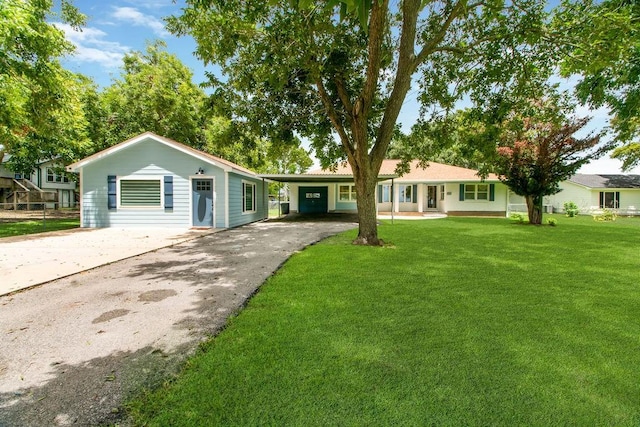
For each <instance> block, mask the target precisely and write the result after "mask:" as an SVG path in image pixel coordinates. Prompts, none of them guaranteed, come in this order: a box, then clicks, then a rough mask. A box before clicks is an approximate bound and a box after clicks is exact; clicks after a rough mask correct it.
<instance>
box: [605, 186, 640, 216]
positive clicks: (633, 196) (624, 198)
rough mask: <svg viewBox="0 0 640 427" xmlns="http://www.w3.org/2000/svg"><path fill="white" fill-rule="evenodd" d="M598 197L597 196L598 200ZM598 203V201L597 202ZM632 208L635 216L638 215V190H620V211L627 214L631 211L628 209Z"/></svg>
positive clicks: (639, 201) (639, 205)
mask: <svg viewBox="0 0 640 427" xmlns="http://www.w3.org/2000/svg"><path fill="white" fill-rule="evenodd" d="M607 191H610V190H607ZM613 191H617V190H613ZM599 198H600V195H599V194H598V199H599ZM598 201H599V200H598ZM630 207H633V209H632V210H634V211H635V212H636V213H637V214H640V188H638V189H635V190H633V189H629V188H627V189H621V190H620V211H621V212H628V211H631V210H630V209H629V208H630Z"/></svg>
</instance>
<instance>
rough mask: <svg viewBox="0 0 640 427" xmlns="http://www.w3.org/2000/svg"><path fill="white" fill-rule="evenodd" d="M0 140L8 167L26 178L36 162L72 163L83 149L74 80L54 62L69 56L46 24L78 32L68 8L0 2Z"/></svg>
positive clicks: (78, 19)
mask: <svg viewBox="0 0 640 427" xmlns="http://www.w3.org/2000/svg"><path fill="white" fill-rule="evenodd" d="M0 6H1V7H0V141H2V143H3V144H4V145H5V150H6V151H7V152H8V153H11V154H12V155H13V157H12V159H11V165H10V166H11V167H12V168H13V169H14V170H15V171H16V172H22V173H30V172H31V170H32V169H33V167H34V166H35V164H36V163H37V162H38V161H40V160H46V159H51V158H60V160H61V161H62V162H69V161H71V160H73V159H74V158H77V156H78V153H80V152H82V150H83V146H84V145H85V144H86V135H85V132H84V126H85V124H86V122H85V117H84V114H83V111H82V108H81V105H80V98H79V96H80V95H79V87H80V85H79V82H78V78H77V76H75V75H74V74H72V73H71V72H69V71H67V70H65V69H63V68H62V66H61V65H60V61H59V59H60V58H61V57H62V56H64V55H66V54H69V53H71V52H72V51H73V46H72V45H71V44H69V43H68V42H67V41H66V40H65V38H64V34H63V33H62V31H61V30H59V29H57V28H56V27H55V25H53V24H52V23H51V22H50V20H51V19H53V18H60V19H62V20H63V21H65V22H67V23H69V24H71V25H73V26H74V27H76V28H77V27H78V26H79V25H82V24H83V23H84V16H83V15H81V14H80V13H79V12H78V11H77V9H76V8H74V7H73V5H72V4H71V3H70V2H68V1H65V0H62V1H61V3H60V13H59V14H57V15H55V14H53V13H52V12H51V10H52V8H53V6H54V2H53V0H37V1H22V0H2V2H1V4H0Z"/></svg>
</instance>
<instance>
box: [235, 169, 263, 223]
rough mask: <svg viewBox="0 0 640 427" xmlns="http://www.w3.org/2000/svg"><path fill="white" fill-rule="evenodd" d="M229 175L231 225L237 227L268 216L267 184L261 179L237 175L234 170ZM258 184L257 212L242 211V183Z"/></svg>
mask: <svg viewBox="0 0 640 427" xmlns="http://www.w3.org/2000/svg"><path fill="white" fill-rule="evenodd" d="M228 177H229V190H228V191H229V194H228V199H229V227H237V226H239V225H243V224H248V223H250V222H254V221H259V220H261V219H265V218H266V217H267V213H268V211H267V209H268V195H267V191H268V188H266V187H267V184H266V183H265V182H264V181H263V180H261V179H257V178H256V179H253V178H248V177H246V176H241V175H237V174H235V173H233V172H230V173H229V174H228ZM243 182H248V183H254V184H256V210H255V212H247V213H245V212H242V196H243V194H242V183H243Z"/></svg>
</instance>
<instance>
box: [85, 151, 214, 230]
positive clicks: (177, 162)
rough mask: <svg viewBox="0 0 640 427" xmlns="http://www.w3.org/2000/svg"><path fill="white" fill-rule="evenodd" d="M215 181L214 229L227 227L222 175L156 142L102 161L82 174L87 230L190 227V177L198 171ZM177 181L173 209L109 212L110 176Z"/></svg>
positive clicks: (117, 153) (199, 161) (212, 167)
mask: <svg viewBox="0 0 640 427" xmlns="http://www.w3.org/2000/svg"><path fill="white" fill-rule="evenodd" d="M200 167H201V168H203V169H204V175H203V176H206V177H212V178H214V203H215V226H216V227H220V228H222V227H224V226H225V224H224V219H225V210H224V209H225V207H224V201H225V197H224V190H225V173H224V170H223V169H221V168H219V167H216V166H213V165H211V164H208V163H206V162H204V161H202V160H200V159H197V158H195V157H193V156H191V155H189V154H187V153H183V152H181V151H179V150H177V149H175V148H172V147H170V146H168V145H165V144H163V143H161V142H158V141H156V140H154V139H152V138H148V139H145V140H143V141H141V142H139V143H136V144H134V145H131V146H128V147H126V148H124V149H122V150H120V151H116V152H113V153H111V154H110V155H108V156H106V157H105V158H104V159H98V160H95V161H94V162H92V163H91V164H89V165H87V166H86V167H85V168H83V170H82V176H81V179H82V193H83V195H82V197H83V203H82V218H83V225H84V226H85V227H136V226H147V227H190V226H191V210H190V197H191V190H190V178H189V177H190V176H193V175H194V174H195V173H196V171H197V170H198V168H200ZM108 175H116V176H117V177H125V176H129V177H134V176H135V177H159V178H161V177H163V176H165V175H171V176H173V209H168V210H165V209H164V207H162V208H118V209H115V210H109V209H107V176H108Z"/></svg>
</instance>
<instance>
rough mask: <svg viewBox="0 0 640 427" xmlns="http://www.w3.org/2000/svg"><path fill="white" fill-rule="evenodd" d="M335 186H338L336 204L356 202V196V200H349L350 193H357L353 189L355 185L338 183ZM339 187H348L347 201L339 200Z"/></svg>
mask: <svg viewBox="0 0 640 427" xmlns="http://www.w3.org/2000/svg"><path fill="white" fill-rule="evenodd" d="M336 185H337V186H338V197H337V198H336V200H337V202H338V203H356V202H357V201H358V195H357V194H356V198H355V199H352V198H351V194H352V193H357V192H356V189H355V187H356V185H355V184H349V183H347V184H342V183H340V184H336ZM340 187H349V191H348V194H349V198H348V199H347V200H342V199H341V198H340ZM352 190H353V191H352Z"/></svg>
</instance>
